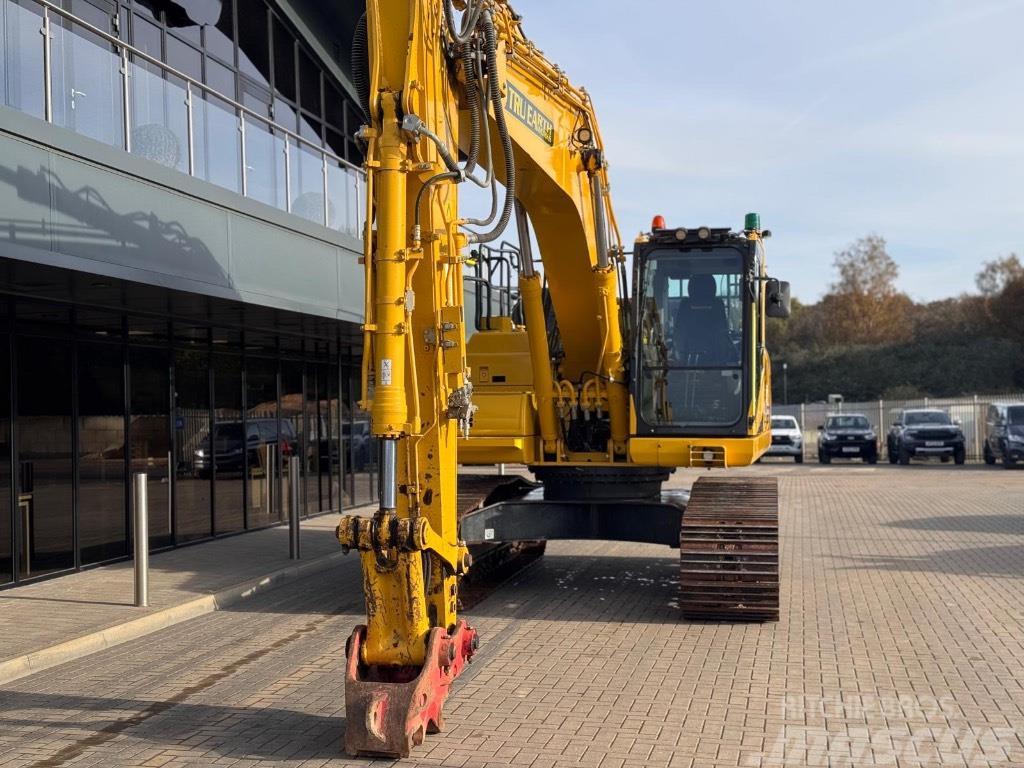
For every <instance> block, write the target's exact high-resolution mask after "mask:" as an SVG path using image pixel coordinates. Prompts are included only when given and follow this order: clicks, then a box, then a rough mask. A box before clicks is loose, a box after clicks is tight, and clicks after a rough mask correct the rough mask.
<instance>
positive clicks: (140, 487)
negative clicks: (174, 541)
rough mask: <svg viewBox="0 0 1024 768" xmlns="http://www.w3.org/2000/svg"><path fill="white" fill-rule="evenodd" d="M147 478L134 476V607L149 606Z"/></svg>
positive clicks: (139, 474)
mask: <svg viewBox="0 0 1024 768" xmlns="http://www.w3.org/2000/svg"><path fill="white" fill-rule="evenodd" d="M148 481H149V478H148V477H147V476H146V473H145V472H137V473H136V474H135V493H134V495H133V499H134V505H133V510H132V511H133V521H134V525H135V529H134V531H135V607H137V608H146V607H147V606H148V605H149V493H148V491H149V486H148Z"/></svg>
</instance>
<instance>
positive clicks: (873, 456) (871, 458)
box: [864, 453, 878, 464]
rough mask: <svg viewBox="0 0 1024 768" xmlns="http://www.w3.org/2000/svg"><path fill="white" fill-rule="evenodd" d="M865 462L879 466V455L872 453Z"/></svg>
mask: <svg viewBox="0 0 1024 768" xmlns="http://www.w3.org/2000/svg"><path fill="white" fill-rule="evenodd" d="M864 461H866V462H867V463H868V464H877V463H878V454H877V453H872V454H871V455H870V456H868V457H867V458H865V459H864Z"/></svg>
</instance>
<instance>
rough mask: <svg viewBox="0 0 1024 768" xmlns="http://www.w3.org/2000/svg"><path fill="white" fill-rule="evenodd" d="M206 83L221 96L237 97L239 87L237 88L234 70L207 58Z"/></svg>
mask: <svg viewBox="0 0 1024 768" xmlns="http://www.w3.org/2000/svg"><path fill="white" fill-rule="evenodd" d="M206 84H207V85H208V86H210V87H211V88H213V90H215V91H216V92H217V93H219V94H220V95H221V96H225V97H227V98H229V99H234V98H235V93H236V92H237V89H236V88H235V73H234V70H231V69H228V68H227V67H225V66H223V65H221V64H218V63H217V62H215V61H210V60H209V59H207V60H206Z"/></svg>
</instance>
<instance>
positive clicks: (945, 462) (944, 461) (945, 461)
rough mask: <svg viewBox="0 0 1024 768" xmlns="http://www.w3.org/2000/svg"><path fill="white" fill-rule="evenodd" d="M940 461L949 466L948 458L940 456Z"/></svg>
mask: <svg viewBox="0 0 1024 768" xmlns="http://www.w3.org/2000/svg"><path fill="white" fill-rule="evenodd" d="M940 460H941V461H942V463H943V464H949V456H942V457H940Z"/></svg>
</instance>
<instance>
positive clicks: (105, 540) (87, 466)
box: [78, 344, 128, 565]
mask: <svg viewBox="0 0 1024 768" xmlns="http://www.w3.org/2000/svg"><path fill="white" fill-rule="evenodd" d="M124 448H125V445H124V352H123V349H122V347H121V346H115V345H112V344H81V345H79V347H78V547H79V551H80V552H81V560H82V564H83V565H87V564H89V563H99V562H103V561H104V560H112V559H113V558H116V557H124V556H125V555H127V554H128V530H127V517H126V508H125V496H124V492H125V483H124V479H125V474H124Z"/></svg>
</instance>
